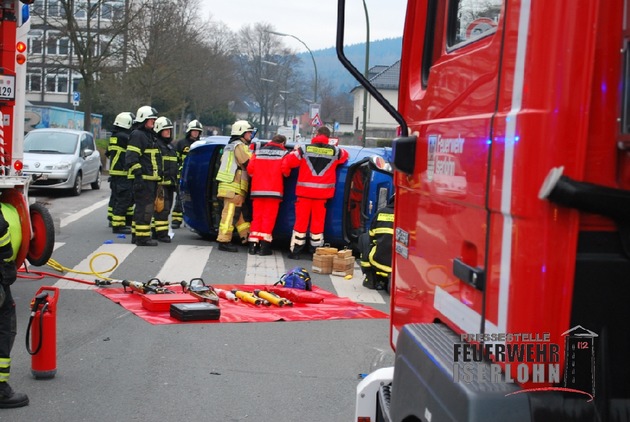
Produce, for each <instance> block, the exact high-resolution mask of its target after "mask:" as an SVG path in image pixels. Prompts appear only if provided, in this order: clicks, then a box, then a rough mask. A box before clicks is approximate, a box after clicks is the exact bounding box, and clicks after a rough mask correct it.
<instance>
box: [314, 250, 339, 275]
mask: <svg viewBox="0 0 630 422" xmlns="http://www.w3.org/2000/svg"><path fill="white" fill-rule="evenodd" d="M337 251H338V249H337V248H331V247H328V246H323V247H319V248H317V249H315V253H314V254H313V272H314V273H317V274H331V273H332V271H333V259H334V258H335V256H337Z"/></svg>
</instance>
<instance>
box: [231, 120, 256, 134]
mask: <svg viewBox="0 0 630 422" xmlns="http://www.w3.org/2000/svg"><path fill="white" fill-rule="evenodd" d="M245 132H256V129H254V127H252V125H250V124H249V122H248V121H247V120H237V121H236V122H234V124H233V125H232V133H231V135H232V136H234V135H237V136H242V135H243V134H244V133H245Z"/></svg>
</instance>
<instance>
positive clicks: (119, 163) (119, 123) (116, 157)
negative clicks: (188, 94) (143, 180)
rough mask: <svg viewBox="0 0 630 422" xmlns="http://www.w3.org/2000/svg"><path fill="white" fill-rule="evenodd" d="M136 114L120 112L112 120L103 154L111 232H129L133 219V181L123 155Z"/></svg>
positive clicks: (125, 151)
mask: <svg viewBox="0 0 630 422" xmlns="http://www.w3.org/2000/svg"><path fill="white" fill-rule="evenodd" d="M135 118H136V116H135V115H134V114H133V113H130V112H128V111H125V112H122V113H120V114H118V116H116V119H115V120H114V129H113V130H112V136H111V137H110V138H109V145H108V146H107V152H106V153H105V156H106V157H107V158H109V187H110V189H111V195H110V197H109V205H108V207H107V217H108V219H109V221H110V223H111V226H112V232H113V233H122V234H130V233H131V224H132V220H133V181H132V180H130V179H129V178H128V177H127V175H128V171H127V167H126V163H125V161H126V160H125V156H126V153H127V145H128V144H129V134H130V133H131V130H132V128H131V126H132V125H133V123H134V120H135Z"/></svg>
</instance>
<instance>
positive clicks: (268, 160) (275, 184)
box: [247, 142, 291, 199]
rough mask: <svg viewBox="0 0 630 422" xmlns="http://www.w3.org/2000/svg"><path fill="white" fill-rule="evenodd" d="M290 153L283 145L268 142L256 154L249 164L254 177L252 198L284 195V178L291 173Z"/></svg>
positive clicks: (249, 171)
mask: <svg viewBox="0 0 630 422" xmlns="http://www.w3.org/2000/svg"><path fill="white" fill-rule="evenodd" d="M287 154H288V151H287V149H286V148H285V147H284V145H282V144H278V143H275V142H268V143H267V144H266V145H265V146H264V147H262V148H259V149H258V150H257V151H255V152H254V155H252V158H250V159H249V163H248V164H247V173H249V175H250V176H252V188H251V196H252V198H256V197H258V198H261V197H262V198H280V199H282V195H283V194H284V177H285V176H288V175H289V174H290V173H291V168H290V167H289V166H288V163H287V160H286V159H287Z"/></svg>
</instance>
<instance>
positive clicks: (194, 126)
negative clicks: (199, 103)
mask: <svg viewBox="0 0 630 422" xmlns="http://www.w3.org/2000/svg"><path fill="white" fill-rule="evenodd" d="M191 130H198V131H199V132H202V133H203V125H202V124H201V122H200V121H199V120H193V121H192V122H190V123H188V128H187V129H186V133H189V132H190V131H191Z"/></svg>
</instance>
